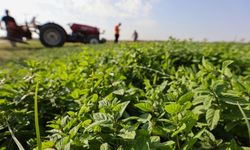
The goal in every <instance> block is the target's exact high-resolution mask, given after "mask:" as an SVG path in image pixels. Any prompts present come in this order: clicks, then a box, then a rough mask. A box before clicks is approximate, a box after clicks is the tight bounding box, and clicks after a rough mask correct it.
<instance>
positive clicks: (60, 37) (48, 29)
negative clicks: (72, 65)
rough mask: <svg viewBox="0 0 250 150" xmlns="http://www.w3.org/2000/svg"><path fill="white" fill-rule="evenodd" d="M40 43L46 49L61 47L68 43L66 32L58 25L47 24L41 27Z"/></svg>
mask: <svg viewBox="0 0 250 150" xmlns="http://www.w3.org/2000/svg"><path fill="white" fill-rule="evenodd" d="M39 30H40V41H41V43H42V44H43V45H44V46H46V47H60V46H63V44H64V43H65V41H66V36H67V34H66V32H65V30H64V29H63V28H62V27H61V26H60V25H58V24H55V23H47V24H45V25H43V26H41V27H40V29H39Z"/></svg>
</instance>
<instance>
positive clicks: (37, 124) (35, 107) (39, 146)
mask: <svg viewBox="0 0 250 150" xmlns="http://www.w3.org/2000/svg"><path fill="white" fill-rule="evenodd" d="M38 87H39V83H38V82H37V84H36V91H35V97H34V113H35V127H36V141H37V145H38V150H42V144H41V138H40V128H39V119H38V107H37V97H38V96H37V93H38Z"/></svg>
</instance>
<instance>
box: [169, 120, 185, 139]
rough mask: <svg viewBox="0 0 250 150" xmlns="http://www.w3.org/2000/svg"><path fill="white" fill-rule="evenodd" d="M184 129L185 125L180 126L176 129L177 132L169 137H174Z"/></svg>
mask: <svg viewBox="0 0 250 150" xmlns="http://www.w3.org/2000/svg"><path fill="white" fill-rule="evenodd" d="M186 127H187V126H186V124H185V123H183V124H182V126H181V127H180V128H178V130H176V131H175V132H174V133H173V134H172V135H171V137H174V136H176V135H177V134H179V133H181V132H182V131H184V130H185V129H186Z"/></svg>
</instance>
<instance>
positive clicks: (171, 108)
mask: <svg viewBox="0 0 250 150" xmlns="http://www.w3.org/2000/svg"><path fill="white" fill-rule="evenodd" d="M181 108H182V107H181V105H180V104H178V103H172V104H169V105H167V106H165V110H166V112H167V113H169V114H171V115H174V114H178V113H179V112H180V111H181Z"/></svg>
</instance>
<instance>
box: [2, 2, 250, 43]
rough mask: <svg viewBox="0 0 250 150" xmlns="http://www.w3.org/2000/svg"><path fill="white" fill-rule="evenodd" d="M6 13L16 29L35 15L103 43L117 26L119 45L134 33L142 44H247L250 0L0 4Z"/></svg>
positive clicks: (110, 37)
mask: <svg viewBox="0 0 250 150" xmlns="http://www.w3.org/2000/svg"><path fill="white" fill-rule="evenodd" d="M5 9H9V10H10V14H11V16H13V17H14V18H15V19H16V21H17V22H18V24H23V23H24V22H25V20H27V21H29V20H31V18H32V17H33V16H36V17H37V20H38V21H39V22H40V23H41V24H43V23H46V22H55V23H58V24H60V25H62V26H63V27H64V28H65V29H66V30H67V32H68V33H70V28H69V26H68V24H69V23H74V22H75V23H82V24H87V25H92V26H96V27H99V28H100V29H101V30H105V33H104V34H103V35H101V36H102V37H105V38H107V39H113V36H114V26H115V25H116V24H117V23H118V22H121V23H122V26H121V39H123V40H130V39H131V38H132V33H133V31H134V30H137V31H138V33H139V39H141V40H167V39H168V38H169V37H170V36H172V37H175V38H178V39H190V38H191V39H193V40H204V39H207V40H209V41H242V40H245V41H250V0H22V1H21V0H0V17H2V16H3V15H4V10H5ZM4 35H5V32H4V31H0V36H4Z"/></svg>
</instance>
